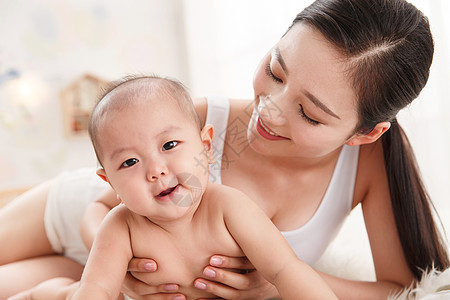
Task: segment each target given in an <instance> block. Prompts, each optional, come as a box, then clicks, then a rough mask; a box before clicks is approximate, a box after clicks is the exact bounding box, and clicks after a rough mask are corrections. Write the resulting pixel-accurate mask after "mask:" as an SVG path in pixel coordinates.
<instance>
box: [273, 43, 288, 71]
mask: <svg viewBox="0 0 450 300" xmlns="http://www.w3.org/2000/svg"><path fill="white" fill-rule="evenodd" d="M274 56H275V59H276V60H277V61H278V63H279V64H280V66H281V68H282V69H283V71H284V72H285V73H286V74H289V72H288V69H287V67H286V63H285V62H284V59H283V57H282V56H281V53H280V48H278V47H277V48H275V53H274Z"/></svg>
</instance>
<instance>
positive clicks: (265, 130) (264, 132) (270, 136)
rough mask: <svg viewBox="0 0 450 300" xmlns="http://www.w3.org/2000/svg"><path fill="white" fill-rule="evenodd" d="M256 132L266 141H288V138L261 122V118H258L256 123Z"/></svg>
mask: <svg viewBox="0 0 450 300" xmlns="http://www.w3.org/2000/svg"><path fill="white" fill-rule="evenodd" d="M256 130H257V131H258V133H259V134H260V135H261V136H262V137H263V138H265V139H267V140H271V141H275V140H287V139H288V138H285V137H283V136H281V135H278V134H277V133H275V132H274V131H273V130H271V129H270V128H269V127H267V125H265V124H264V122H263V121H262V120H261V118H260V117H258V120H257V122H256Z"/></svg>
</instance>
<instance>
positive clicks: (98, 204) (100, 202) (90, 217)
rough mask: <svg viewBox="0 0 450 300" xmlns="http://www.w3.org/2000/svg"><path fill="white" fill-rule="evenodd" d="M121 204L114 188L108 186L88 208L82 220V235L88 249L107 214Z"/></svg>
mask: <svg viewBox="0 0 450 300" xmlns="http://www.w3.org/2000/svg"><path fill="white" fill-rule="evenodd" d="M119 204H120V200H118V199H117V197H116V193H115V192H114V190H113V189H112V188H110V187H108V188H107V189H105V191H104V192H103V193H102V194H101V195H100V196H99V197H98V198H97V199H96V200H95V201H94V202H92V203H91V204H89V206H88V207H87V208H86V211H85V212H84V214H83V219H82V221H81V237H82V239H83V242H84V244H85V246H86V247H87V248H88V249H91V247H92V243H93V242H94V238H95V234H96V233H97V231H98V229H99V227H100V224H101V222H102V221H103V219H104V218H105V216H106V215H107V214H108V212H109V211H110V210H111V209H112V208H114V207H115V206H117V205H119Z"/></svg>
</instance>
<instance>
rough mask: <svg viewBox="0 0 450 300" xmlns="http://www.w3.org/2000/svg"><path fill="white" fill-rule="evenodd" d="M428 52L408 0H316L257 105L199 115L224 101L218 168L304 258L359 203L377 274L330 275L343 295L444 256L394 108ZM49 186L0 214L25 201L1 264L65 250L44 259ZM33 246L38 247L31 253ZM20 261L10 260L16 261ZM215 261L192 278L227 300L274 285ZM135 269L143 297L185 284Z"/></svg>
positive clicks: (395, 279) (444, 262)
mask: <svg viewBox="0 0 450 300" xmlns="http://www.w3.org/2000/svg"><path fill="white" fill-rule="evenodd" d="M432 57H433V40H432V37H431V33H430V29H429V24H428V20H427V19H426V17H425V16H423V14H422V13H421V12H420V11H418V10H417V9H416V8H415V7H414V6H412V5H410V4H409V3H407V2H405V1H403V0H391V1H389V0H375V1H374V0H352V1H351V0H336V1H316V2H314V3H313V4H312V5H311V6H309V7H308V8H306V9H305V10H304V11H302V12H301V13H300V14H299V15H297V17H296V18H295V20H294V22H293V24H292V26H291V27H290V28H289V30H288V31H287V32H286V34H285V35H284V36H283V37H282V38H281V39H280V41H279V42H278V43H277V44H276V45H275V46H274V47H273V48H272V49H270V50H269V52H268V54H267V55H266V56H265V57H264V58H263V59H262V61H261V64H260V66H259V67H258V69H257V70H256V74H255V78H254V91H255V99H254V104H252V103H251V102H250V101H236V100H230V102H229V103H230V105H229V106H227V102H226V101H225V102H224V101H218V102H217V103H216V102H214V99H210V101H209V102H207V101H205V100H204V99H203V100H199V101H198V104H197V110H198V112H199V115H200V117H201V118H202V120H203V121H206V122H210V121H211V122H212V123H214V124H215V126H216V127H217V126H220V123H221V122H220V121H218V120H217V118H215V115H216V113H214V111H215V110H216V111H227V109H228V108H229V116H228V118H225V123H226V125H225V128H226V130H225V131H224V132H222V131H220V130H216V132H219V135H218V136H216V138H215V139H216V140H219V141H222V142H223V144H224V146H223V153H221V152H222V151H221V150H222V147H221V146H219V147H218V148H217V149H215V150H216V152H218V153H219V157H218V158H219V159H218V161H219V162H220V163H221V165H220V168H217V169H218V170H219V172H216V173H215V174H213V178H212V179H215V180H216V181H219V182H222V183H223V184H226V185H230V186H233V187H236V188H239V189H241V190H242V191H244V192H246V193H247V194H248V195H249V196H250V198H252V199H253V200H254V201H255V202H256V203H258V204H259V205H260V206H261V207H262V208H263V209H264V211H265V212H266V214H267V215H268V216H269V217H270V218H271V219H272V221H273V222H274V224H275V225H276V226H277V227H278V228H279V229H280V230H281V231H282V232H283V234H284V235H285V237H286V239H287V240H288V241H289V243H290V244H291V246H292V247H293V248H294V250H295V251H296V253H297V255H298V256H299V258H301V259H303V260H305V261H306V262H308V263H310V264H313V263H314V261H315V260H316V259H317V258H318V257H319V256H320V254H321V253H322V252H323V251H324V250H325V248H326V246H327V244H328V243H329V242H330V241H331V239H332V238H333V236H334V235H335V234H336V232H337V230H338V229H339V226H340V225H341V224H342V222H343V220H344V219H345V217H346V215H348V213H349V211H350V210H351V208H353V207H355V206H356V205H358V204H361V205H362V209H363V213H364V220H365V225H366V228H367V232H368V236H369V240H370V244H371V250H372V256H373V260H374V265H375V272H376V276H377V281H376V282H356V281H349V280H345V279H341V278H336V277H333V276H330V275H327V274H322V276H323V278H324V279H325V280H326V281H327V282H328V284H329V285H330V287H331V288H332V289H333V291H334V292H335V293H336V294H337V295H338V297H340V298H345V299H352V298H354V299H361V298H362V297H363V296H364V298H375V299H380V298H386V297H387V295H389V294H390V293H392V292H393V290H395V289H400V288H402V287H405V286H408V285H410V283H411V282H412V280H414V279H418V278H420V275H421V270H425V269H427V268H429V267H431V266H432V265H433V264H434V266H435V267H437V268H438V269H444V268H447V267H448V266H449V259H448V256H447V251H446V249H445V248H444V246H443V244H442V242H441V239H440V236H439V233H438V231H437V229H436V226H435V224H434V222H433V221H432V220H433V218H432V211H431V204H430V202H429V198H428V195H427V193H426V191H425V189H424V186H423V183H422V181H421V178H420V176H419V173H418V170H417V166H416V163H415V161H414V156H413V153H412V150H411V148H410V145H409V142H408V140H407V138H406V136H405V135H404V133H403V131H402V129H401V127H400V126H399V124H398V123H397V121H396V115H397V113H398V111H399V110H400V109H402V108H403V107H405V106H406V105H408V104H409V103H410V102H411V101H412V100H414V99H415V98H416V97H417V96H418V95H419V93H420V91H421V90H422V88H423V87H424V85H425V84H426V81H427V79H428V74H429V68H430V65H431V61H432ZM224 103H225V104H224ZM216 105H217V106H218V107H216ZM221 115H222V116H223V114H221ZM227 121H228V123H227ZM216 124H217V125H216ZM220 132H222V134H220ZM245 132H247V134H245ZM244 137H245V138H244ZM216 159H217V158H216ZM216 167H219V166H217V165H216ZM46 193H47V189H45V188H43V190H42V194H41V195H40V196H44V197H42V199H43V200H41V201H36V200H35V202H33V203H32V205H34V206H36V207H31V206H30V205H31V196H32V195H31V196H30V198H29V199H28V200H27V199H23V200H22V201H18V202H17V203H15V204H13V205H11V206H10V207H9V209H7V210H5V211H4V212H2V214H1V216H0V220H1V222H2V224H5V222H8V221H9V222H10V224H13V223H11V222H14V220H15V219H17V218H18V217H22V218H23V216H24V210H25V209H26V210H27V211H30V214H29V215H30V216H28V214H26V216H27V219H26V223H25V225H23V227H15V228H14V230H12V231H11V229H10V228H8V230H9V231H8V232H3V231H2V232H0V240H1V241H2V245H4V244H5V243H3V241H8V245H10V246H9V249H1V257H2V258H1V259H2V260H3V261H1V263H2V264H6V265H5V266H4V267H2V268H7V267H9V268H10V269H9V270H11V268H15V270H19V271H20V270H23V268H25V267H27V268H28V269H30V268H31V269H32V270H35V269H36V268H37V267H36V266H32V265H31V264H33V263H34V264H39V266H40V268H44V266H46V264H47V263H48V264H50V263H54V262H55V261H56V260H57V259H59V260H62V259H63V258H62V257H61V256H56V257H55V256H53V257H44V258H43V257H42V256H43V255H49V254H55V251H54V247H53V248H52V247H51V245H50V243H49V242H48V239H47V237H46V235H45V232H44V227H43V224H42V219H43V217H42V216H43V213H44V207H45V204H46V200H45V199H46V197H45V196H46ZM35 196H39V195H35ZM111 198H113V197H112V194H111V193H109V194H108V193H106V194H105V195H103V198H102V199H103V200H101V201H99V202H98V203H96V205H94V206H93V207H94V209H92V210H89V211H88V213H87V214H86V220H88V221H89V222H92V223H89V222H84V223H83V225H84V226H85V228H87V229H86V230H85V232H87V234H86V235H85V236H84V239H85V241H86V243H87V244H88V245H89V244H90V240H92V238H93V237H92V236H93V234H94V232H95V228H96V227H97V225H98V223H99V220H100V219H101V218H100V215H102V214H103V215H104V213H105V211H107V210H106V208H105V206H102V203H103V202H107V203H110V202H111V200H110V199H111ZM21 205H22V206H23V208H22V209H21V210H20V206H21ZM25 206H26V207H25ZM31 209H33V210H34V211H33V215H31ZM37 212H41V214H38V213H37ZM92 216H95V217H92ZM91 217H92V218H91ZM11 220H12V221H11ZM30 228H32V229H33V231H32V232H33V238H34V239H36V240H25V241H24V234H25V233H24V232H27V231H26V230H30ZM2 230H4V229H2ZM243 230H245V229H244V228H243ZM29 232H31V231H29ZM29 232H27V233H26V234H27V236H28V235H30V236H31V234H30V233H29ZM12 236H13V237H15V238H16V239H18V241H14V240H12V238H10V237H12ZM16 242H17V243H19V242H20V244H15V243H16ZM30 242H31V243H32V245H38V246H39V248H38V250H39V252H38V251H37V249H36V248H35V249H33V251H31V252H30V250H29V248H27V246H28V245H26V243H30ZM16 245H17V246H16ZM3 247H4V246H2V248H3ZM13 249H14V250H13ZM16 249H21V250H20V251H18V250H16ZM22 249H23V250H22ZM12 250H13V251H14V253H13V252H12ZM25 250H27V251H28V252H26V251H25ZM22 251H24V252H22ZM37 252H38V253H37ZM5 255H9V256H5ZM32 255H33V256H41V257H39V258H35V259H32V260H31V261H30V260H28V261H24V260H23V259H25V258H29V257H31V256H32ZM3 257H6V258H3ZM17 260H20V262H18V263H16V264H15V265H11V264H7V263H9V262H11V261H17ZM42 260H47V261H46V262H45V263H46V264H44V263H42ZM41 263H42V264H41ZM58 263H59V266H62V265H61V263H60V262H58ZM27 264H28V265H27ZM69 264H70V265H71V268H70V270H71V273H70V274H60V273H63V272H64V271H61V270H59V269H61V268H47V267H45V268H46V270H52V271H53V270H54V272H53V273H52V274H45V276H47V278H48V277H51V276H60V275H63V276H67V275H69V276H73V277H76V276H78V273H77V272H79V271H80V269H81V267H80V266H78V267H79V268H77V265H76V264H75V263H73V262H72V261H69ZM156 264H157V262H156ZM211 264H212V265H213V264H214V266H212V265H211V266H207V267H205V272H204V274H205V278H199V279H197V280H196V282H195V286H196V287H197V288H201V289H205V290H207V291H209V292H212V293H214V294H216V295H217V296H218V297H222V298H228V299H229V298H239V299H266V298H270V297H276V296H277V295H276V293H275V290H274V288H273V287H272V286H270V285H269V284H267V282H265V281H264V280H263V279H262V278H261V277H260V276H259V274H258V273H257V272H244V273H248V274H241V273H242V272H237V273H236V272H231V271H227V269H228V268H233V269H244V270H245V269H247V270H251V269H252V266H249V265H248V264H247V263H246V262H245V259H238V258H229V257H222V256H220V253H218V255H217V256H214V257H213V258H212V259H211ZM30 265H31V266H30ZM155 267H156V265H155V262H152V261H149V260H135V261H134V262H133V263H132V264H131V265H130V270H137V271H145V270H146V268H147V269H149V270H154V269H155ZM28 269H27V270H28ZM3 271H4V270H1V269H0V275H1V274H2V273H3ZM17 272H18V271H17ZM48 272H50V271H48ZM174 272H176V270H174ZM11 273H12V272H10V274H11ZM55 273H57V274H56V275H55ZM133 275H134V276H135V277H136V278H139V280H140V281H137V280H133V279H132V278H131V277H132V276H129V277H128V279H127V281H126V283H125V286H126V288H125V289H126V291H127V293H128V294H129V295H130V296H132V297H135V298H136V299H139V297H138V295H137V294H152V293H158V292H161V291H162V292H163V291H166V290H171V289H173V290H175V289H176V286H173V285H166V286H161V287H148V286H146V285H145V284H144V283H143V282H145V278H146V276H152V274H142V273H133ZM40 279H42V278H40ZM175 295H177V294H174V295H163V296H165V297H166V298H169V297H174V296H175ZM159 296H161V295H158V296H154V297H155V298H154V299H158V298H157V297H159ZM151 298H152V297H148V298H147V299H151Z"/></svg>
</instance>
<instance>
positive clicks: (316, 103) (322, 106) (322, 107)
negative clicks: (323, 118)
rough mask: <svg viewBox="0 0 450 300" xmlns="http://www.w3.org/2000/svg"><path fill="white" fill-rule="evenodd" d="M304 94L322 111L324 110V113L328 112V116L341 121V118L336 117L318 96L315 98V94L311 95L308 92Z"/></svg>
mask: <svg viewBox="0 0 450 300" xmlns="http://www.w3.org/2000/svg"><path fill="white" fill-rule="evenodd" d="M303 93H304V94H305V95H306V97H307V98H308V99H309V100H310V101H311V102H312V103H314V105H316V106H317V107H318V108H320V109H321V110H323V111H324V112H326V113H327V114H329V115H330V116H332V117H335V118H336V119H339V120H340V119H341V118H339V116H338V115H336V114H335V113H334V112H333V111H332V110H331V109H329V108H328V107H327V106H326V105H325V104H324V103H323V102H322V101H320V100H319V99H318V98H317V97H316V96H314V95H313V94H311V93H310V92H308V91H303Z"/></svg>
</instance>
